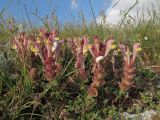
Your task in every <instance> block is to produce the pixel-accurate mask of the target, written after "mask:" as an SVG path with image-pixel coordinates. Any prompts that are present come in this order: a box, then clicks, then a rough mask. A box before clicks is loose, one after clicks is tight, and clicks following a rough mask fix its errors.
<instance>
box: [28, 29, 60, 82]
mask: <svg viewBox="0 0 160 120" xmlns="http://www.w3.org/2000/svg"><path fill="white" fill-rule="evenodd" d="M62 43H63V41H61V40H59V38H58V37H57V31H55V30H54V31H52V32H47V31H46V30H45V29H41V30H40V34H39V36H37V38H35V39H33V40H32V42H31V46H30V50H31V51H32V52H34V53H35V55H38V56H39V57H40V59H41V61H42V63H43V66H44V74H45V77H46V78H47V80H48V81H52V80H53V79H54V78H55V76H56V74H57V73H58V71H59V70H60V65H59V64H58V63H57V59H58V54H59V51H60V46H61V44H62Z"/></svg>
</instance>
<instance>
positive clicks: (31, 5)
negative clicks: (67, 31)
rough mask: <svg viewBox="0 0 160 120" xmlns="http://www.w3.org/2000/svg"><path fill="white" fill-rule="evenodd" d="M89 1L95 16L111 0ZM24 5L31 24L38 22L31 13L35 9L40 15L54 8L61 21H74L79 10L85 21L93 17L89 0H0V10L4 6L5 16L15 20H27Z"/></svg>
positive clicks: (49, 13) (46, 13)
mask: <svg viewBox="0 0 160 120" xmlns="http://www.w3.org/2000/svg"><path fill="white" fill-rule="evenodd" d="M91 2H92V6H93V10H94V13H95V16H96V17H97V16H98V15H99V11H101V10H103V9H105V10H107V8H109V7H110V6H111V0H91ZM24 5H25V6H26V8H27V11H28V14H29V17H30V19H31V21H32V23H33V24H39V23H40V20H39V19H38V18H37V17H35V16H34V15H33V14H32V13H36V9H37V14H38V15H39V16H41V17H45V16H46V15H51V12H52V11H54V10H55V11H56V15H57V16H58V19H59V21H60V22H61V23H65V22H75V21H76V20H78V18H79V13H80V12H83V14H84V16H85V18H86V19H87V21H90V20H92V19H93V16H92V12H91V9H90V6H89V0H0V11H2V9H3V8H6V9H7V10H6V11H5V13H4V14H5V16H14V17H15V19H16V20H17V21H22V20H23V19H25V20H27V17H26V12H25V8H24Z"/></svg>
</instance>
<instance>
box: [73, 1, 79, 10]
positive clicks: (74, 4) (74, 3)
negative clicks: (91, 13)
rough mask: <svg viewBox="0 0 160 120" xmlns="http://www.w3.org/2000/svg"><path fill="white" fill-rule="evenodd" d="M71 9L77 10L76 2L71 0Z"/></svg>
mask: <svg viewBox="0 0 160 120" xmlns="http://www.w3.org/2000/svg"><path fill="white" fill-rule="evenodd" d="M71 8H72V9H76V8H78V4H77V1H76V0H71Z"/></svg>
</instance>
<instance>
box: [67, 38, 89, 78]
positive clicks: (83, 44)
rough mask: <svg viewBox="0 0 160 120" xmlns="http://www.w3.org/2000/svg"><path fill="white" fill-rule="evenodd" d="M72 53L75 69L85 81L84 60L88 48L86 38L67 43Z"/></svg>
mask: <svg viewBox="0 0 160 120" xmlns="http://www.w3.org/2000/svg"><path fill="white" fill-rule="evenodd" d="M69 44H70V47H71V50H72V53H73V54H74V55H76V62H75V68H76V69H78V70H79V75H80V76H81V77H82V78H83V79H86V70H85V59H86V53H87V51H88V48H89V44H88V38H87V37H86V36H84V37H83V38H82V39H81V38H78V39H77V38H74V39H72V40H70V41H69Z"/></svg>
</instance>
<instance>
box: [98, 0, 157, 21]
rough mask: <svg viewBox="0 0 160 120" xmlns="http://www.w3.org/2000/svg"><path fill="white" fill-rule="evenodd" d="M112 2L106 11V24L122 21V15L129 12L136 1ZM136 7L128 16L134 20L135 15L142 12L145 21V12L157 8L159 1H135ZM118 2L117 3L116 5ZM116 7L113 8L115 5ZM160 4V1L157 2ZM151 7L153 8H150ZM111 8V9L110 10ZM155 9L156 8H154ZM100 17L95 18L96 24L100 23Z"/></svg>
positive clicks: (122, 0) (113, 0) (146, 15)
mask: <svg viewBox="0 0 160 120" xmlns="http://www.w3.org/2000/svg"><path fill="white" fill-rule="evenodd" d="M118 1H119V0H112V5H111V7H110V8H109V9H108V10H107V11H106V19H105V22H106V23H111V24H118V22H119V21H120V20H121V19H122V16H123V15H122V13H123V12H124V11H126V10H129V9H130V7H132V6H133V5H134V4H135V3H136V0H120V1H119V2H118ZM137 1H138V3H137V5H136V6H135V7H134V8H133V9H131V10H130V12H129V15H130V16H132V17H133V18H135V19H136V16H137V13H138V14H139V15H140V14H142V12H144V13H145V14H144V18H145V19H147V18H148V17H149V15H148V14H147V13H148V12H147V10H149V11H150V10H151V9H152V8H153V6H154V7H158V5H157V3H158V1H159V0H137ZM117 2H118V3H117ZM116 3H117V5H116V6H115V7H113V6H114V5H115V4H116ZM159 3H160V1H159ZM152 5H153V6H152ZM112 7H113V8H112ZM155 9H156V8H155ZM102 19H103V17H102V16H99V17H97V21H98V23H102Z"/></svg>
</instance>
